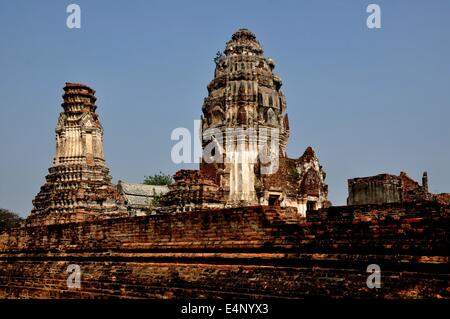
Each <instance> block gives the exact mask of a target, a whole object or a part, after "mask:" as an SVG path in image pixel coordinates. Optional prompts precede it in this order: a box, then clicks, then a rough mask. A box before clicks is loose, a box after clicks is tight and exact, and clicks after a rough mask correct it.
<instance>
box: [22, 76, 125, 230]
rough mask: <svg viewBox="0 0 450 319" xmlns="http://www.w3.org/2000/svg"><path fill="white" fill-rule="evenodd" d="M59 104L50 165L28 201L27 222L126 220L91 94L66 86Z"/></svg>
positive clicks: (77, 86) (82, 88)
mask: <svg viewBox="0 0 450 319" xmlns="http://www.w3.org/2000/svg"><path fill="white" fill-rule="evenodd" d="M63 99H64V103H63V104H62V107H63V109H64V111H63V112H62V113H61V114H60V116H59V120H58V124H57V127H56V150H55V156H54V159H53V166H52V167H51V168H50V169H49V174H48V175H47V176H46V183H45V184H44V185H43V186H42V187H41V190H40V192H39V194H37V196H36V197H35V199H34V200H33V206H34V207H33V210H32V212H31V215H30V217H29V218H28V221H29V222H31V223H35V222H44V223H62V222H67V221H70V222H71V221H80V220H86V219H89V218H91V217H98V216H120V215H126V213H125V210H124V209H123V200H122V198H121V196H120V195H119V193H118V192H117V189H116V188H115V187H114V186H113V185H112V183H111V177H110V176H109V175H108V173H109V170H108V168H107V167H106V165H105V159H104V154H103V128H102V126H101V124H100V120H99V118H98V115H97V114H96V113H95V109H96V108H97V106H96V105H95V101H96V97H95V91H94V90H93V89H91V88H90V87H88V86H86V85H83V84H79V83H66V86H65V87H64V95H63Z"/></svg>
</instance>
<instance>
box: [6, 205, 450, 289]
mask: <svg viewBox="0 0 450 319" xmlns="http://www.w3.org/2000/svg"><path fill="white" fill-rule="evenodd" d="M449 211H450V207H449V206H442V205H439V204H438V203H431V202H426V203H419V204H417V203H416V204H412V203H411V204H406V205H400V204H390V205H383V206H351V207H350V206H348V207H332V208H328V209H322V210H320V211H318V212H312V213H311V214H310V215H309V216H308V219H307V220H299V219H298V215H295V214H292V213H291V212H290V211H289V210H280V209H274V208H270V207H260V206H258V207H247V208H234V209H221V210H209V211H194V212H186V213H178V214H173V215H153V216H143V217H127V218H114V219H106V220H99V221H97V222H85V223H70V224H60V225H46V226H35V227H26V228H20V229H14V230H11V231H9V232H5V233H2V234H0V297H1V298H23V297H28V298H111V297H115V298H116V297H117V298H135V297H137V298H206V297H214V298H220V297H232V298H237V297H250V298H260V297H271V298H305V297H306V298H308V297H332V298H340V297H356V298H381V297H383V298H449V297H450V288H449V283H450V272H449V269H450V267H449V238H448V235H447V231H448V229H449V218H448V213H449ZM372 263H376V264H378V265H380V267H381V271H382V288H380V289H369V288H367V285H366V279H367V276H368V275H369V274H368V273H366V268H367V266H368V265H369V264H372ZM69 264H78V265H80V266H81V271H82V275H81V289H68V287H67V284H66V280H67V276H68V274H67V273H66V272H65V271H66V269H67V266H68V265H69Z"/></svg>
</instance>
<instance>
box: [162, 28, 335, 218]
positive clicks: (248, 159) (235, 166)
mask: <svg viewBox="0 0 450 319" xmlns="http://www.w3.org/2000/svg"><path fill="white" fill-rule="evenodd" d="M215 63H216V67H215V72H214V79H213V80H212V81H211V82H210V83H209V85H208V96H207V97H206V98H205V100H204V103H203V107H202V113H203V116H202V118H201V120H202V132H203V134H202V137H203V141H202V145H203V158H202V162H201V164H200V169H199V170H182V171H179V172H178V173H177V174H176V175H175V177H174V179H175V184H174V185H172V186H171V191H170V192H169V193H168V194H167V195H166V197H165V199H164V203H165V204H166V205H168V206H173V207H177V209H180V208H182V209H186V208H189V209H194V208H206V207H208V208H211V207H235V206H250V205H276V206H278V205H279V206H281V207H294V208H296V209H297V211H298V213H299V214H301V215H305V213H306V211H307V210H315V209H318V208H321V207H324V206H328V205H329V202H328V199H327V193H328V189H327V185H326V184H325V172H324V171H323V169H322V166H321V165H320V163H319V160H318V158H317V156H316V155H315V152H314V151H313V149H312V148H311V147H308V149H307V150H306V151H305V153H304V154H303V155H302V156H301V157H300V158H297V159H292V158H289V157H287V155H286V144H287V142H288V138H289V120H288V116H287V113H286V99H285V97H284V95H283V92H282V91H281V90H280V88H281V85H282V82H281V79H280V77H279V76H278V75H276V74H274V73H273V70H274V68H275V63H274V61H273V60H272V59H271V58H266V57H265V56H264V55H263V49H262V47H261V45H260V43H259V42H258V40H257V39H256V37H255V35H254V34H253V33H252V32H250V31H249V30H247V29H240V30H238V31H237V32H236V33H234V34H233V36H232V38H231V40H230V41H228V43H227V44H226V48H225V50H224V52H223V54H222V55H219V56H218V57H217V58H216V59H215Z"/></svg>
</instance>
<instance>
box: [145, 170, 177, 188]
mask: <svg viewBox="0 0 450 319" xmlns="http://www.w3.org/2000/svg"><path fill="white" fill-rule="evenodd" d="M172 183H173V178H172V176H171V175H166V174H163V173H162V172H159V174H155V175H152V176H145V178H144V184H145V185H170V184H172Z"/></svg>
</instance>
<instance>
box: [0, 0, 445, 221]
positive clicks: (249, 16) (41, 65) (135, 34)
mask: <svg viewBox="0 0 450 319" xmlns="http://www.w3.org/2000/svg"><path fill="white" fill-rule="evenodd" d="M70 3H77V4H79V5H80V7H81V10H82V12H81V14H82V22H81V29H78V30H76V29H72V30H71V29H68V28H67V27H66V17H67V15H68V14H67V13H66V6H67V5H68V4H70ZM370 3H377V4H379V5H380V7H381V10H382V15H381V19H382V28H381V29H380V30H370V29H368V28H367V27H366V18H367V16H368V15H369V14H368V13H366V7H367V5H368V4H370ZM241 27H247V28H249V29H251V30H252V31H253V32H255V33H256V35H257V37H258V39H259V41H260V42H261V44H262V46H263V48H264V50H265V54H266V55H267V56H270V57H272V58H273V59H274V61H275V62H276V68H275V71H276V72H277V73H278V74H279V75H280V76H281V78H282V79H283V83H284V85H283V88H282V89H283V91H284V93H285V95H286V99H287V107H288V108H287V110H288V114H289V118H290V124H291V125H290V126H291V137H290V142H289V145H288V155H289V156H291V157H298V156H300V155H301V154H302V153H303V151H304V149H305V148H306V147H307V146H308V145H311V146H313V147H314V149H315V150H316V152H317V154H318V156H319V158H320V161H321V163H322V165H323V166H324V168H325V170H326V172H327V182H328V184H329V189H330V199H331V200H332V202H333V203H334V204H337V205H339V204H344V203H345V199H346V196H347V179H348V178H351V177H356V176H368V175H374V174H378V173H383V172H388V173H394V174H398V173H399V172H400V171H401V170H404V171H406V172H408V173H409V174H410V176H412V177H413V178H415V179H420V177H421V174H422V172H423V171H424V170H427V171H428V173H429V178H430V190H431V191H438V192H450V168H449V167H450V165H449V164H450V147H449V146H450V145H449V144H450V143H449V139H450V125H449V118H450V87H449V84H450V41H449V40H450V1H444V0H443V1H437V0H436V1H400V0H397V1H376V0H371V1H356V0H355V1H334V0H333V1H312V0H311V1H276V2H275V1H263V0H258V1H206V0H205V1H179V2H175V1H122V0H121V1H100V0H96V1H87V0H73V1H61V0H57V1H56V0H55V1H18V0H15V1H6V0H0V147H1V148H0V149H1V156H0V207H2V208H6V209H10V210H12V211H15V212H18V213H20V214H21V215H22V216H26V215H28V214H29V211H30V209H31V207H32V204H31V201H32V199H33V198H34V196H35V195H36V193H37V192H38V191H39V188H40V186H41V185H42V184H43V183H44V176H45V175H46V174H47V169H48V167H50V166H51V162H52V157H53V152H54V147H55V145H54V143H55V137H54V129H55V126H56V121H57V118H58V114H59V112H60V111H61V110H62V109H61V107H60V104H61V102H62V98H61V95H62V93H63V91H62V88H63V86H64V83H65V82H66V81H74V82H83V83H86V84H88V85H90V86H92V87H93V88H94V89H95V90H96V91H97V97H98V101H97V102H98V109H97V110H98V113H99V115H100V119H101V121H102V124H103V126H104V129H105V153H106V160H107V163H108V165H109V168H110V170H111V175H112V176H113V179H114V181H117V180H119V179H122V180H127V181H130V182H140V181H142V179H143V177H144V175H149V174H153V173H157V172H158V171H160V170H161V171H163V172H167V173H174V172H175V171H176V170H178V169H181V168H189V167H195V165H191V166H189V165H175V164H173V163H172V162H171V159H170V150H171V147H172V145H173V144H174V142H173V141H171V140H170V133H171V131H172V130H173V129H174V128H176V127H187V128H189V129H193V121H194V120H195V119H198V118H199V117H200V115H201V106H202V102H203V98H204V97H205V96H206V95H207V91H206V85H207V84H208V82H209V81H210V80H211V79H212V77H213V70H214V63H213V58H214V55H215V53H216V52H217V51H219V50H223V49H224V46H225V42H226V41H228V40H229V38H230V36H231V34H232V33H233V32H234V31H236V30H237V29H239V28H241Z"/></svg>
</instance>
